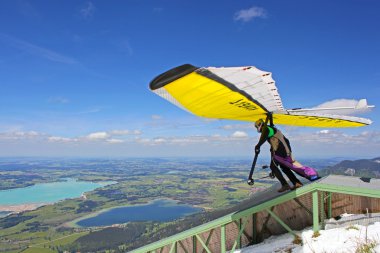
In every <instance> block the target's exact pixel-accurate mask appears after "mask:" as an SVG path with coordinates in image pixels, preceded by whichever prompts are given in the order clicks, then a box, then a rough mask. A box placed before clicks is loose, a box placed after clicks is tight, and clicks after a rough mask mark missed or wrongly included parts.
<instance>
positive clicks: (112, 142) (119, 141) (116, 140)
mask: <svg viewBox="0 0 380 253" xmlns="http://www.w3.org/2000/svg"><path fill="white" fill-rule="evenodd" d="M106 142H108V143H110V144H118V143H123V142H124V141H123V140H120V139H108V140H106Z"/></svg>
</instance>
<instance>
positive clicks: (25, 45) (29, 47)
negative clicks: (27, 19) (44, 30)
mask: <svg viewBox="0 0 380 253" xmlns="http://www.w3.org/2000/svg"><path fill="white" fill-rule="evenodd" d="M0 41H3V42H5V43H6V44H8V45H10V46H12V47H14V48H17V49H20V50H22V51H24V52H26V53H29V54H32V55H36V56H38V57H41V58H45V59H47V60H49V61H52V62H59V63H64V64H79V63H78V62H77V61H76V60H74V59H72V58H70V57H67V56H64V55H62V54H59V53H57V52H54V51H52V50H50V49H47V48H43V47H39V46H36V45H34V44H32V43H29V42H26V41H23V40H20V39H17V38H14V37H12V36H9V35H7V34H4V33H0Z"/></svg>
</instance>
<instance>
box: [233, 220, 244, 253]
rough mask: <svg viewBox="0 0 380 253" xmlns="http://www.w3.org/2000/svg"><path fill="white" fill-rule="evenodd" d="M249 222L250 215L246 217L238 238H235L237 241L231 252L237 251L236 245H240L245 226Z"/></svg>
mask: <svg viewBox="0 0 380 253" xmlns="http://www.w3.org/2000/svg"><path fill="white" fill-rule="evenodd" d="M247 223H248V217H247V218H246V219H245V221H244V222H243V225H242V226H241V228H240V231H239V234H238V237H237V238H236V240H235V242H234V245H233V246H232V249H231V252H233V251H235V249H236V246H237V245H238V242H239V241H240V237H241V235H242V234H243V232H244V228H245V226H246V225H247Z"/></svg>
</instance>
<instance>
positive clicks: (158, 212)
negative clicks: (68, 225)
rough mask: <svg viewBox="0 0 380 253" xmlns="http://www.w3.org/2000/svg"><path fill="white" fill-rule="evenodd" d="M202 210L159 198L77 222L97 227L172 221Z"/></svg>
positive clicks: (84, 225) (83, 225)
mask: <svg viewBox="0 0 380 253" xmlns="http://www.w3.org/2000/svg"><path fill="white" fill-rule="evenodd" d="M202 210H203V209H202V208H195V207H192V206H189V205H183V204H178V203H177V202H176V201H173V200H168V199H158V200H155V201H152V202H150V203H148V204H144V205H134V206H125V207H116V208H112V209H110V210H107V211H105V212H102V213H99V214H98V215H96V216H95V217H91V218H87V219H83V220H80V221H78V222H77V223H76V224H77V225H79V226H81V227H96V226H110V225H113V224H121V223H127V222H130V221H172V220H175V219H178V218H181V217H184V216H186V215H190V214H194V213H198V212H201V211H202Z"/></svg>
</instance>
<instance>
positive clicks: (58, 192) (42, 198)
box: [0, 179, 114, 205]
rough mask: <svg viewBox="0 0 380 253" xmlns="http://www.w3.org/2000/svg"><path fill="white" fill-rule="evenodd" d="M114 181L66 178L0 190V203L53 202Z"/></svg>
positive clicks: (76, 195)
mask: <svg viewBox="0 0 380 253" xmlns="http://www.w3.org/2000/svg"><path fill="white" fill-rule="evenodd" d="M112 183H114V182H96V183H94V182H87V181H77V180H75V179H67V181H62V182H54V183H44V184H36V185H33V186H30V187H25V188H17V189H10V190H3V191H0V205H21V204H34V203H54V202H57V201H59V200H63V199H67V198H77V197H80V196H81V194H82V193H84V192H87V191H92V190H94V189H96V188H99V187H103V186H105V185H108V184H112Z"/></svg>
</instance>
